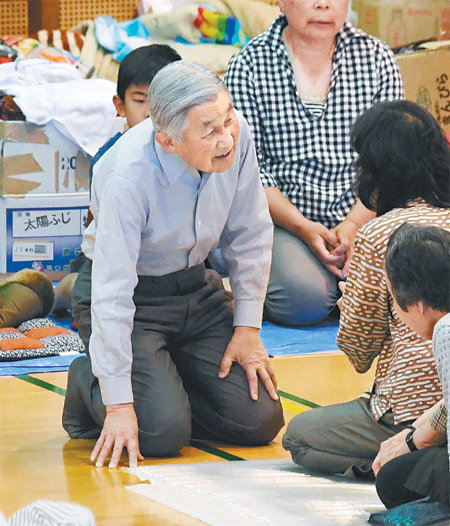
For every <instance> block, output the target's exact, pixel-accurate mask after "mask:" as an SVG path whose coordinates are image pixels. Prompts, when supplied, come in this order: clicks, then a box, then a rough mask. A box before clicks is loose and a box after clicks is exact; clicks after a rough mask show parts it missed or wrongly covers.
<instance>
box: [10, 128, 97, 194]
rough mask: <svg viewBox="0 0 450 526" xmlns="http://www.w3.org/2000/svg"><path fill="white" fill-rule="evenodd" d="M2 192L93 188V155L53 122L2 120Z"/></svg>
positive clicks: (71, 192) (42, 191) (16, 192)
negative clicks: (67, 137) (63, 132)
mask: <svg viewBox="0 0 450 526" xmlns="http://www.w3.org/2000/svg"><path fill="white" fill-rule="evenodd" d="M0 154H1V157H0V196H11V197H14V196H15V197H19V196H27V195H36V196H38V195H54V194H61V195H64V194H69V193H70V194H73V193H78V192H80V193H86V192H89V164H90V160H91V158H90V156H89V155H87V154H86V153H85V152H84V151H83V150H81V149H80V148H79V147H78V146H77V145H76V144H74V143H73V142H72V141H69V140H68V139H66V138H65V137H64V136H63V135H62V134H61V133H59V132H58V131H57V130H56V129H55V128H54V127H53V126H37V125H36V124H32V123H28V122H18V121H0Z"/></svg>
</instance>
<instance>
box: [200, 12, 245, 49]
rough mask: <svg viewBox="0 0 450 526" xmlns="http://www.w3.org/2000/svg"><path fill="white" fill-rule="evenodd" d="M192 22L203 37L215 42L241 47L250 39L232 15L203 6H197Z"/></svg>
mask: <svg viewBox="0 0 450 526" xmlns="http://www.w3.org/2000/svg"><path fill="white" fill-rule="evenodd" d="M193 24H194V26H195V27H196V28H197V29H198V30H199V31H200V33H201V34H202V35H203V36H204V37H207V38H211V39H213V40H214V41H215V42H216V43H217V44H222V43H223V44H229V45H233V46H240V47H243V46H245V44H247V42H248V41H249V40H250V39H249V38H248V36H247V35H246V34H245V33H244V30H243V29H242V26H241V24H240V23H239V21H238V20H237V19H236V18H235V17H234V16H226V15H222V14H221V13H213V12H212V11H208V10H207V9H205V8H203V7H199V8H198V15H197V18H196V19H195V20H194V22H193Z"/></svg>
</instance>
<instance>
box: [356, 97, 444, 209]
mask: <svg viewBox="0 0 450 526" xmlns="http://www.w3.org/2000/svg"><path fill="white" fill-rule="evenodd" d="M351 141H352V145H353V147H354V148H355V150H356V151H357V152H358V154H359V158H358V160H357V162H356V165H357V168H358V172H359V174H358V176H357V180H356V187H357V193H358V196H359V198H360V199H361V201H362V203H363V204H364V205H365V206H366V207H367V208H369V209H370V210H374V211H376V213H377V215H378V216H380V215H382V214H385V213H386V212H388V211H389V210H392V209H393V208H404V207H405V205H406V203H407V202H408V201H412V200H414V199H417V198H419V197H421V198H422V199H424V200H425V201H426V202H427V203H429V204H431V205H433V206H438V207H448V206H449V203H450V153H449V148H448V145H447V141H446V139H445V136H444V134H443V132H442V130H441V129H440V127H439V124H438V123H437V122H436V120H435V119H434V117H433V116H432V115H431V114H430V113H428V112H427V111H426V110H425V109H423V108H422V107H421V106H419V105H418V104H415V103H414V102H409V101H406V100H397V101H391V102H381V103H379V104H376V105H375V106H373V107H372V108H370V109H369V110H368V111H366V112H365V113H364V114H363V115H361V116H360V117H359V118H358V119H357V120H356V121H355V123H354V125H353V127H352V131H351Z"/></svg>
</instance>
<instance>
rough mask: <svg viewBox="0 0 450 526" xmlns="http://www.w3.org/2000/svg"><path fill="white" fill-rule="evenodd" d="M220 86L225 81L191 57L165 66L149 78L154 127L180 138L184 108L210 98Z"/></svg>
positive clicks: (210, 99)
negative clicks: (151, 78) (193, 60)
mask: <svg viewBox="0 0 450 526" xmlns="http://www.w3.org/2000/svg"><path fill="white" fill-rule="evenodd" d="M223 89H226V86H225V83H224V81H223V80H222V79H221V78H220V77H219V76H218V75H217V74H216V73H214V71H211V70H209V69H207V68H205V67H203V66H201V65H200V64H196V63H195V62H191V61H190V60H178V61H176V62H172V63H171V64H168V65H167V66H164V67H163V68H162V69H161V70H160V71H159V72H158V73H157V74H156V75H155V78H154V79H153V80H152V83H151V84H150V90H149V93H148V106H149V110H150V117H151V119H152V121H153V126H154V128H155V131H157V132H163V133H167V135H169V136H170V137H171V138H172V139H173V140H174V141H176V142H181V140H182V137H183V132H184V129H185V128H186V114H187V112H188V111H189V110H190V109H191V108H192V107H193V106H198V105H199V104H204V103H205V102H212V101H213V100H215V99H216V97H217V95H218V93H219V92H220V91H222V90H223Z"/></svg>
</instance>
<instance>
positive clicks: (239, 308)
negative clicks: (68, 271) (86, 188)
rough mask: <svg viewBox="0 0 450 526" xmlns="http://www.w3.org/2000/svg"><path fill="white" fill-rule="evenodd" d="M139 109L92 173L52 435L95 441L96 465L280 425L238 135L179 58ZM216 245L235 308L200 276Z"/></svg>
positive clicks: (252, 197)
mask: <svg viewBox="0 0 450 526" xmlns="http://www.w3.org/2000/svg"><path fill="white" fill-rule="evenodd" d="M149 107H150V119H146V120H145V121H144V122H142V123H141V124H138V125H137V126H135V127H133V128H132V129H131V130H129V131H128V132H127V133H125V134H124V135H123V136H122V137H121V138H120V139H119V140H118V141H117V143H116V144H115V145H114V146H113V147H112V148H111V149H110V150H109V151H108V152H107V153H106V154H105V155H104V156H103V157H102V158H101V160H100V161H99V162H98V163H97V164H96V165H95V167H94V177H93V184H92V202H91V210H92V213H93V216H94V220H95V226H96V229H95V245H94V251H93V259H92V265H87V266H86V268H87V272H88V273H90V272H91V274H90V275H89V276H85V277H84V279H85V281H86V282H90V281H91V283H92V295H91V297H92V305H91V312H92V322H91V326H92V334H91V337H90V341H89V349H88V355H89V356H88V357H82V358H78V359H77V360H75V361H74V362H73V363H72V366H71V368H70V370H69V380H68V388H67V396H66V403H65V407H64V412H63V425H64V428H65V429H66V431H67V432H68V433H69V435H70V436H71V437H72V438H97V437H99V438H98V440H97V443H96V445H95V448H94V450H93V452H92V455H91V460H92V461H95V462H96V465H97V466H102V465H103V464H104V462H105V461H106V458H107V457H108V455H109V453H110V452H111V451H112V456H111V461H110V464H109V466H110V467H116V466H117V464H118V461H119V458H120V455H121V452H122V450H123V447H126V448H127V450H128V457H129V464H130V466H134V465H136V462H137V460H141V459H142V455H145V456H166V455H173V454H176V453H177V452H178V450H179V449H180V448H181V447H182V446H184V445H186V444H187V443H188V441H189V439H190V438H191V437H195V438H204V439H213V440H219V441H225V442H232V443H235V444H242V445H257V444H264V443H267V442H269V441H270V440H272V439H273V438H274V437H275V435H276V434H277V432H278V431H279V429H280V428H281V426H282V425H283V415H282V409H281V404H280V402H279V400H278V396H277V392H276V379H275V374H274V372H273V369H272V367H271V365H270V362H269V358H268V355H267V352H266V350H265V349H264V347H263V345H262V342H261V340H260V337H259V328H260V326H261V319H262V309H263V302H264V297H265V293H266V287H267V281H268V275H269V270H270V257H271V256H270V255H271V247H272V234H273V232H272V229H273V227H272V222H271V219H270V215H269V212H268V208H267V203H266V198H265V195H264V191H263V189H262V186H261V183H260V180H259V173H258V166H257V161H256V155H255V149H254V145H253V141H252V139H251V135H250V131H249V128H248V125H247V123H246V121H245V119H244V118H243V117H242V116H241V115H240V114H239V113H237V112H235V110H234V109H233V106H232V104H231V99H230V96H229V94H228V91H227V89H226V87H225V85H224V83H223V82H222V80H221V79H220V78H219V77H218V76H217V75H216V74H215V73H213V72H211V71H209V70H206V69H204V68H203V67H201V66H199V65H197V64H194V63H191V62H187V61H179V62H175V63H173V64H170V65H168V66H166V67H165V68H163V69H162V70H161V71H160V72H159V73H158V74H157V75H156V77H155V79H154V80H153V82H152V84H151V86H150V92H149ZM218 245H219V246H220V247H221V249H222V252H223V255H224V258H225V259H226V261H227V263H228V268H229V269H230V282H231V286H232V290H233V294H234V305H233V306H232V304H231V302H230V298H229V296H228V295H227V294H226V292H225V290H224V289H223V286H222V281H221V279H220V278H219V276H218V275H217V274H216V273H214V272H213V271H207V270H205V266H204V260H205V259H206V256H207V255H208V253H209V252H210V251H211V250H212V249H215V248H216V247H217V246H218Z"/></svg>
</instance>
